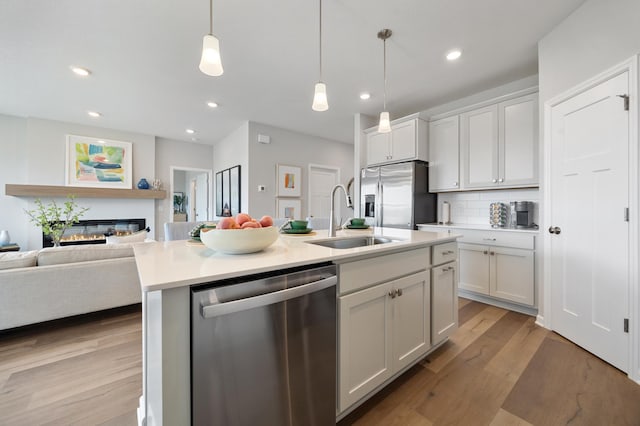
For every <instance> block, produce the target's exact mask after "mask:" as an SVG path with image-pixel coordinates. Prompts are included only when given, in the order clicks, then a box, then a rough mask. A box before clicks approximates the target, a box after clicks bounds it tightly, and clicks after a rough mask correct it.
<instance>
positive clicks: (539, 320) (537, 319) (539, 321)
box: [536, 314, 547, 328]
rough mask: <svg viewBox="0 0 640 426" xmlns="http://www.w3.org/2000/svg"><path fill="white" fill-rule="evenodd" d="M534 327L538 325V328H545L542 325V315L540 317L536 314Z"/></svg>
mask: <svg viewBox="0 0 640 426" xmlns="http://www.w3.org/2000/svg"><path fill="white" fill-rule="evenodd" d="M536 325H538V326H540V327H542V328H547V327H546V326H545V325H544V317H543V316H542V315H540V314H538V316H536Z"/></svg>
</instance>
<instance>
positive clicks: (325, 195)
mask: <svg viewBox="0 0 640 426" xmlns="http://www.w3.org/2000/svg"><path fill="white" fill-rule="evenodd" d="M338 183H340V168H339V167H335V166H325V165H320V164H309V205H308V206H307V213H308V214H307V216H310V217H318V218H321V217H329V210H330V205H331V199H330V197H331V190H332V189H333V187H334V186H335V185H336V184H338ZM341 205H342V203H341V202H337V203H336V211H335V217H336V218H338V219H340V217H341V214H340V210H341V209H340V206H341Z"/></svg>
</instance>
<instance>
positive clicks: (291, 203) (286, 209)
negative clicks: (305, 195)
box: [276, 198, 303, 219]
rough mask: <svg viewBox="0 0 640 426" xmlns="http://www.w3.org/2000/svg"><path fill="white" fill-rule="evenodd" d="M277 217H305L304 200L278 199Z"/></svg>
mask: <svg viewBox="0 0 640 426" xmlns="http://www.w3.org/2000/svg"><path fill="white" fill-rule="evenodd" d="M276 212H277V213H276V217H279V218H287V219H303V217H302V202H301V201H300V200H298V199H291V198H278V199H276Z"/></svg>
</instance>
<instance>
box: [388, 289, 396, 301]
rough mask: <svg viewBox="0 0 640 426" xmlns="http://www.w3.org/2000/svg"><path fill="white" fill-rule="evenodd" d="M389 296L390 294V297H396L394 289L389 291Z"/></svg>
mask: <svg viewBox="0 0 640 426" xmlns="http://www.w3.org/2000/svg"><path fill="white" fill-rule="evenodd" d="M389 296H391V298H392V299H395V298H396V291H395V290H391V291H390V292H389Z"/></svg>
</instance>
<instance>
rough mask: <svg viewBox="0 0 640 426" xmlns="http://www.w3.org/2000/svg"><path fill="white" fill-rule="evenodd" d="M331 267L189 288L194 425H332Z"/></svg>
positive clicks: (333, 324) (333, 278) (333, 292)
mask: <svg viewBox="0 0 640 426" xmlns="http://www.w3.org/2000/svg"><path fill="white" fill-rule="evenodd" d="M337 281H338V280H337V277H336V267H335V266H334V265H327V264H324V265H315V266H313V267H305V268H295V269H290V270H285V271H279V273H277V274H262V275H255V276H251V277H245V278H244V279H243V280H242V281H240V280H237V279H232V280H224V281H217V282H213V283H210V284H204V285H201V286H197V287H193V288H192V290H191V401H192V402H191V404H192V410H191V419H192V420H191V421H192V424H194V425H214V426H215V425H225V426H235V425H252V426H254V425H274V426H275V425H320V426H326V425H333V424H335V418H336V283H337Z"/></svg>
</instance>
